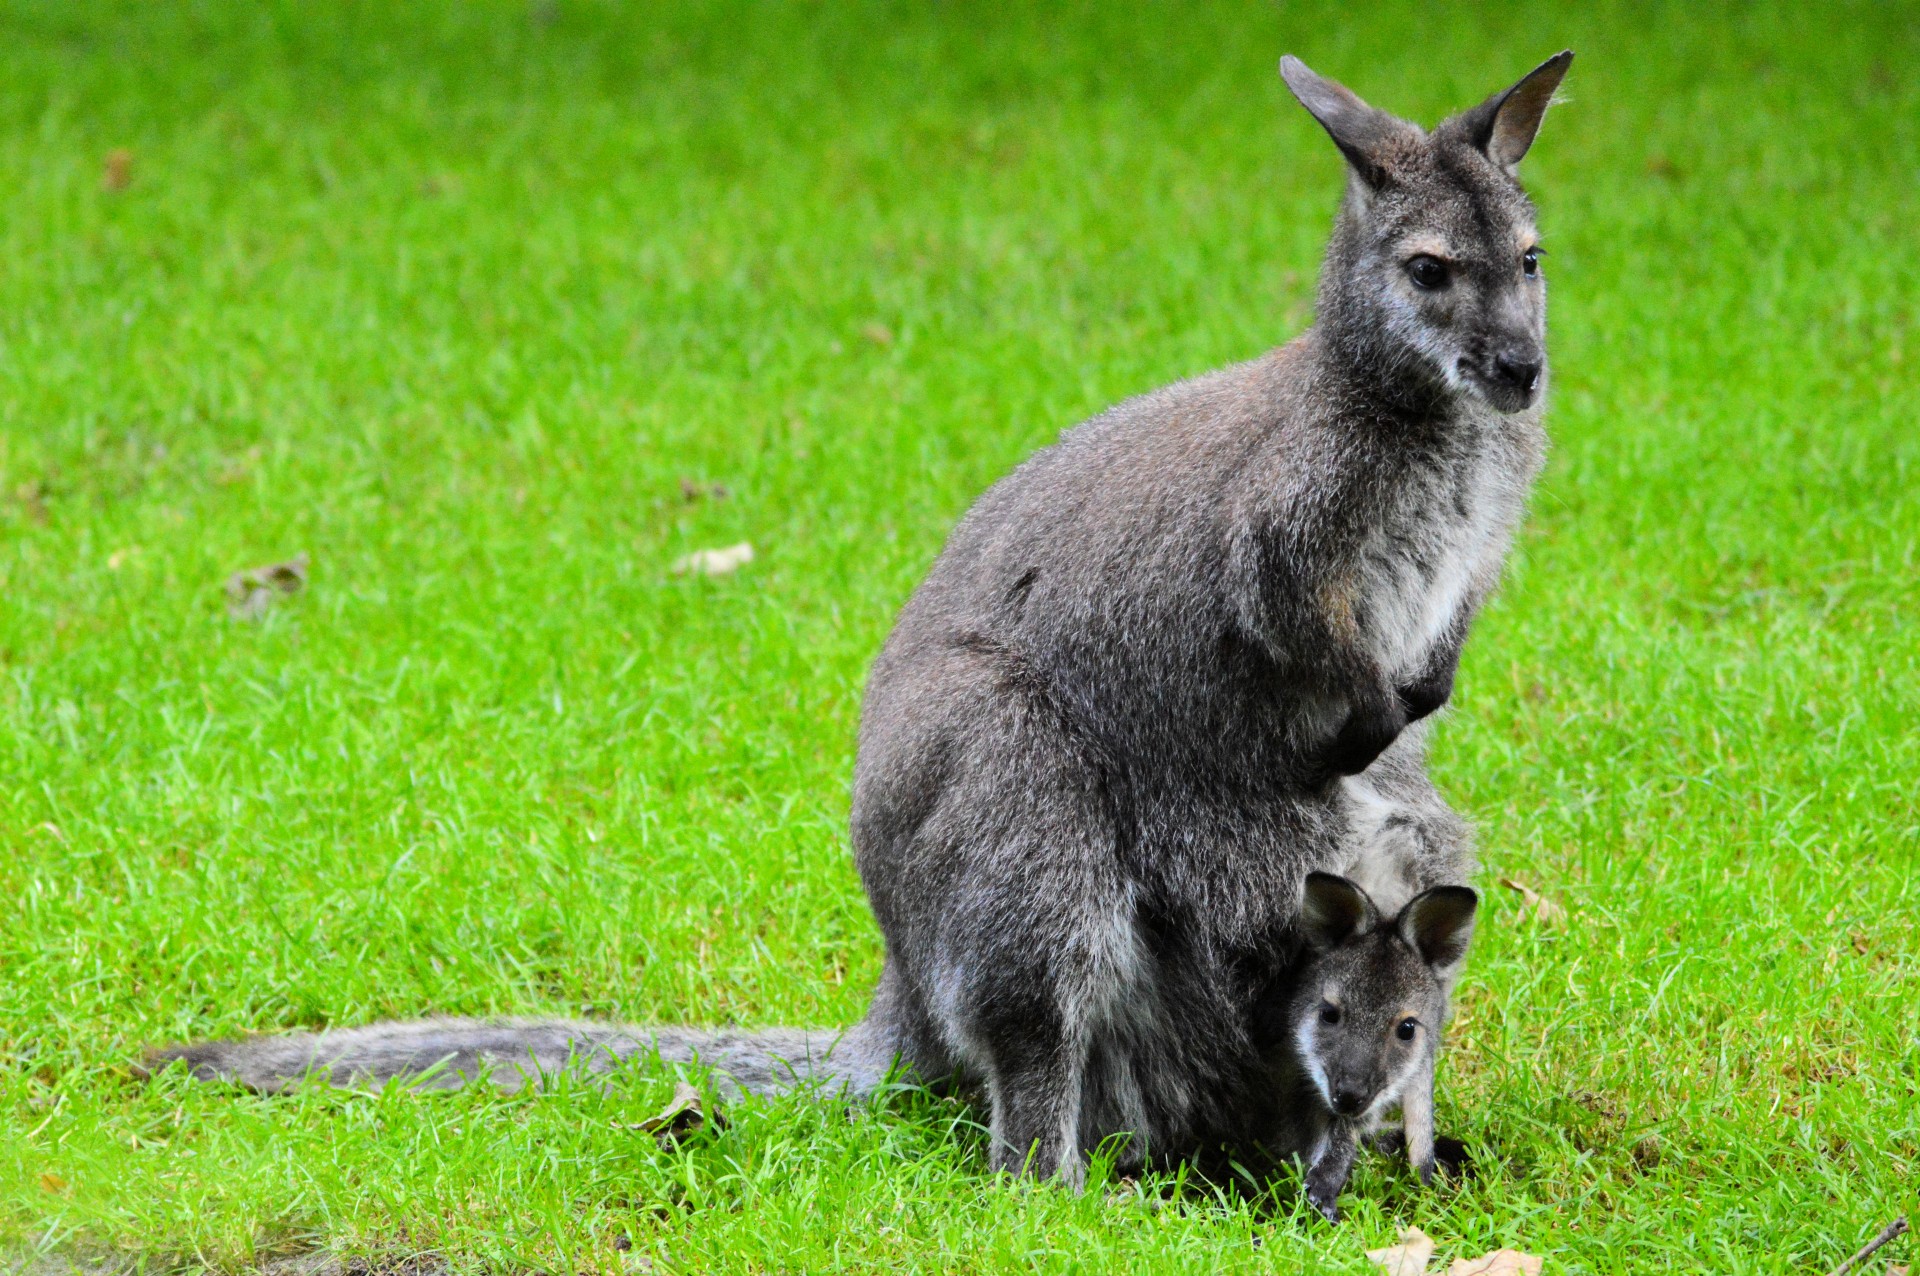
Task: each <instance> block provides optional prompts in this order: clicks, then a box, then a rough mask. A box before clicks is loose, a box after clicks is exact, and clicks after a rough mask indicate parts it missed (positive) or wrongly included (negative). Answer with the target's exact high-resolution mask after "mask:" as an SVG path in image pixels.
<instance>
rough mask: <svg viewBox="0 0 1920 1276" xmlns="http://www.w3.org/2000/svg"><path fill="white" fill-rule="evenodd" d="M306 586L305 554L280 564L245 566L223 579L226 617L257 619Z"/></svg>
mask: <svg viewBox="0 0 1920 1276" xmlns="http://www.w3.org/2000/svg"><path fill="white" fill-rule="evenodd" d="M306 587H307V555H306V553H305V552H304V551H303V552H301V553H298V554H295V555H294V556H293V557H292V558H289V559H288V560H287V561H286V562H284V563H268V564H267V565H266V566H265V567H249V568H248V569H247V570H246V571H243V572H235V573H234V574H233V575H231V576H229V577H227V614H228V615H229V616H231V617H233V618H234V619H235V620H258V619H260V617H262V616H264V615H266V614H267V611H268V610H269V609H270V608H271V607H272V606H273V604H274V603H275V602H277V601H279V599H280V596H281V595H283V594H297V593H299V592H300V591H301V590H302V589H305V588H306Z"/></svg>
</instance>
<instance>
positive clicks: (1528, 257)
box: [1520, 248, 1540, 279]
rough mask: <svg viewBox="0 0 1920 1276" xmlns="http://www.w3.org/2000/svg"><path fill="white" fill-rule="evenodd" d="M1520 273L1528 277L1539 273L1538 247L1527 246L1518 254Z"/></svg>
mask: <svg viewBox="0 0 1920 1276" xmlns="http://www.w3.org/2000/svg"><path fill="white" fill-rule="evenodd" d="M1520 273H1521V274H1523V275H1525V276H1526V277H1527V278H1529V279H1532V278H1533V277H1534V276H1535V275H1537V274H1539V273H1540V250H1539V249H1538V248H1529V249H1527V251H1526V252H1524V253H1522V254H1520Z"/></svg>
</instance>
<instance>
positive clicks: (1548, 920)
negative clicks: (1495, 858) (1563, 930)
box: [1500, 877, 1567, 926]
mask: <svg viewBox="0 0 1920 1276" xmlns="http://www.w3.org/2000/svg"><path fill="white" fill-rule="evenodd" d="M1500 884H1501V885H1502V886H1504V887H1506V888H1507V889H1508V890H1510V891H1517V892H1519V895H1520V911H1519V912H1518V913H1516V914H1514V921H1515V922H1518V923H1521V924H1525V923H1526V922H1529V921H1531V922H1535V923H1537V924H1538V925H1541V926H1558V925H1559V924H1560V923H1561V922H1563V921H1565V920H1566V918H1567V910H1566V909H1564V908H1562V907H1560V905H1558V904H1556V903H1554V902H1553V901H1552V900H1550V899H1548V898H1547V897H1546V896H1545V895H1542V894H1541V893H1540V892H1538V891H1536V890H1534V889H1533V887H1531V886H1528V885H1526V884H1525V883H1524V882H1516V881H1514V880H1513V879H1512V878H1511V877H1503V878H1501V879H1500Z"/></svg>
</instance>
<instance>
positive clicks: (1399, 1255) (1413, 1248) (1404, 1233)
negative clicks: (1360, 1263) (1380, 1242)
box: [1367, 1227, 1433, 1276]
mask: <svg viewBox="0 0 1920 1276" xmlns="http://www.w3.org/2000/svg"><path fill="white" fill-rule="evenodd" d="M1432 1257H1433V1237H1431V1236H1429V1235H1427V1234H1426V1233H1425V1232H1423V1231H1421V1230H1420V1229H1419V1228H1417V1227H1403V1228H1401V1229H1400V1243H1399V1244H1398V1245H1388V1246H1386V1247H1385V1248H1383V1249H1370V1250H1368V1251H1367V1261H1369V1262H1371V1263H1373V1264H1374V1265H1376V1266H1377V1267H1379V1268H1380V1270H1381V1271H1383V1272H1385V1273H1386V1274H1387V1276H1426V1270H1427V1262H1428V1260H1430V1259H1431V1258H1432Z"/></svg>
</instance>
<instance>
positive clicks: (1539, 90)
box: [1452, 49, 1573, 172]
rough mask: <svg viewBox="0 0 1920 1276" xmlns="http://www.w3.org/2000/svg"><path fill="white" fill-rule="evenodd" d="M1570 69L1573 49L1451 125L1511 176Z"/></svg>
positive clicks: (1462, 114)
mask: <svg viewBox="0 0 1920 1276" xmlns="http://www.w3.org/2000/svg"><path fill="white" fill-rule="evenodd" d="M1571 65H1573V50H1572V49H1567V50H1565V51H1563V52H1560V53H1556V54H1554V55H1553V56H1552V57H1550V58H1548V59H1547V60H1546V61H1545V62H1542V63H1541V64H1540V65H1539V66H1537V67H1535V68H1533V70H1531V71H1529V72H1527V73H1526V75H1524V76H1522V77H1521V79H1520V82H1519V83H1518V84H1516V85H1514V86H1513V87H1512V88H1510V89H1502V90H1501V91H1500V92H1498V93H1496V94H1494V95H1493V96H1492V97H1490V98H1488V99H1487V100H1486V101H1484V102H1482V103H1481V104H1480V105H1478V106H1476V107H1474V108H1473V109H1472V110H1470V111H1465V112H1462V113H1461V114H1460V115H1457V116H1455V117H1454V119H1453V121H1452V123H1453V124H1454V126H1455V127H1456V128H1458V129H1459V130H1460V132H1462V133H1463V134H1465V135H1466V138H1467V140H1468V141H1470V142H1472V143H1473V144H1474V145H1475V146H1477V147H1479V148H1480V149H1481V150H1482V151H1484V152H1485V153H1486V156H1487V158H1488V159H1490V160H1492V161H1493V162H1494V163H1496V164H1498V165H1499V166H1500V167H1501V168H1504V169H1506V170H1507V171H1508V172H1512V171H1513V169H1514V167H1515V166H1516V165H1517V164H1519V163H1520V160H1521V159H1522V158H1523V157H1524V156H1525V155H1526V153H1527V149H1528V148H1529V147H1531V146H1532V145H1533V139H1534V135H1535V134H1537V133H1538V132H1539V131H1540V121H1541V120H1542V119H1543V118H1545V116H1546V114H1547V104H1548V103H1550V102H1552V101H1553V91H1554V90H1555V89H1557V88H1559V87H1560V81H1561V80H1563V79H1565V78H1566V74H1567V68H1568V67H1569V66H1571Z"/></svg>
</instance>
